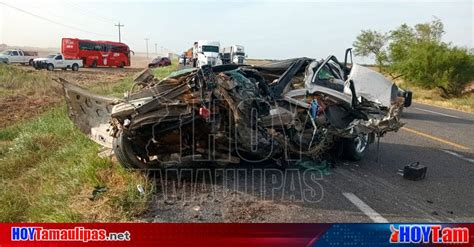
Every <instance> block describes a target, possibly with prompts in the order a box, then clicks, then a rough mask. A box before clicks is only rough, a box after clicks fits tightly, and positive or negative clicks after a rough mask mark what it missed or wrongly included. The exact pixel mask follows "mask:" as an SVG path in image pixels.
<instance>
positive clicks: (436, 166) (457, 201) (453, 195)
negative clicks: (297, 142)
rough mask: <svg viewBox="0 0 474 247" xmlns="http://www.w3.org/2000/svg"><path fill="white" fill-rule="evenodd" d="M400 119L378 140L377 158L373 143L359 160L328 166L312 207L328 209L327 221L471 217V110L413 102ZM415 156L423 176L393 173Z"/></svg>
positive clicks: (473, 155) (473, 168)
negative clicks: (321, 193) (399, 127)
mask: <svg viewBox="0 0 474 247" xmlns="http://www.w3.org/2000/svg"><path fill="white" fill-rule="evenodd" d="M403 121H404V122H406V125H405V127H404V128H403V129H402V130H400V131H399V132H398V133H389V134H387V136H385V137H384V138H382V139H381V144H380V151H379V152H380V153H379V162H376V161H375V160H376V153H377V152H376V148H375V145H372V146H371V147H370V150H369V151H370V152H369V153H368V155H367V156H366V157H365V158H364V160H362V161H360V162H357V163H349V162H348V163H345V164H342V165H340V164H339V165H337V166H336V168H334V169H332V174H331V175H330V176H327V177H325V178H324V179H323V187H324V188H325V192H327V193H325V199H326V200H322V202H321V203H320V204H317V205H316V204H315V205H314V207H313V208H312V209H313V210H317V209H318V208H321V207H322V208H325V209H327V210H328V212H327V214H326V215H325V216H328V217H329V218H330V220H329V221H333V220H334V221H351V222H352V221H354V222H371V221H376V220H382V221H383V220H387V221H389V222H401V221H419V222H432V221H441V222H449V221H458V222H459V221H460V222H472V221H474V207H473V206H474V190H473V188H474V187H473V184H474V183H473V178H474V151H473V149H474V132H473V131H474V115H473V114H469V113H464V112H459V111H454V110H448V109H444V108H438V107H434V106H429V105H424V104H417V103H414V104H413V105H412V106H411V107H410V108H407V109H405V111H404V113H403ZM415 161H419V162H420V163H421V164H422V165H425V166H427V167H428V172H427V176H426V178H425V179H424V180H421V181H409V180H405V179H403V178H402V177H401V176H400V175H398V174H397V171H398V169H399V168H402V167H403V166H404V165H406V164H409V163H412V162H415ZM345 193H346V194H345ZM347 193H351V194H347ZM353 196H355V197H356V198H357V199H359V200H358V201H357V200H351V199H354V197H353ZM361 202H363V203H364V204H365V205H363V206H362V207H361ZM334 206H336V207H334ZM368 207H369V208H370V209H371V210H368V211H367V208H368ZM364 211H365V212H364ZM341 212H344V213H343V214H342V215H341ZM371 215H372V216H373V215H376V216H378V215H379V216H380V217H378V218H377V217H372V218H371V217H369V216H371Z"/></svg>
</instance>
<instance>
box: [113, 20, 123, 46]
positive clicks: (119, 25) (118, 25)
mask: <svg viewBox="0 0 474 247" xmlns="http://www.w3.org/2000/svg"><path fill="white" fill-rule="evenodd" d="M115 26H116V27H118V30H119V42H120V43H122V36H121V34H120V28H121V27H124V26H125V25H121V24H120V22H119V23H118V24H115Z"/></svg>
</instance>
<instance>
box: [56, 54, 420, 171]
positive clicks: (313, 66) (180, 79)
mask: <svg viewBox="0 0 474 247" xmlns="http://www.w3.org/2000/svg"><path fill="white" fill-rule="evenodd" d="M346 56H347V54H346ZM346 61H347V57H346ZM61 82H62V85H63V88H64V91H65V97H66V101H67V103H68V107H69V114H70V117H71V119H72V120H73V121H74V123H75V124H76V125H77V126H78V127H79V129H81V130H82V131H83V132H84V133H86V134H87V135H89V137H91V139H93V140H94V141H96V142H97V143H99V144H101V145H103V146H106V147H109V148H113V150H114V153H115V156H116V157H117V159H118V161H119V162H120V163H121V164H122V165H124V166H125V167H128V168H140V169H149V168H152V167H160V166H163V165H168V164H179V163H183V162H187V161H215V162H218V163H219V164H226V163H238V162H240V161H241V160H245V161H248V162H259V161H264V160H274V161H275V162H277V163H280V164H282V163H285V162H288V161H295V160H300V159H302V158H309V159H318V158H320V157H321V156H322V155H325V154H327V153H329V152H330V150H333V149H335V148H337V149H338V150H339V151H338V154H342V155H344V156H345V157H346V158H349V159H353V160H359V159H361V158H362V157H363V156H364V154H365V152H366V150H367V146H368V144H369V143H371V142H373V140H374V137H376V136H378V137H380V136H383V135H384V134H385V133H387V132H390V131H397V130H398V129H400V128H401V127H402V126H403V123H401V122H400V115H401V112H402V110H403V107H404V106H408V105H407V102H411V99H409V98H407V93H406V92H404V91H403V90H401V89H399V88H398V87H397V86H396V85H395V84H394V83H392V82H391V81H389V80H387V79H386V78H385V77H383V75H381V74H379V73H377V72H375V71H373V70H370V69H368V68H365V67H363V66H360V65H357V64H348V63H347V62H344V63H340V62H339V61H338V60H337V59H336V58H335V57H334V56H329V57H328V58H327V59H325V60H319V61H318V60H314V59H310V58H296V59H289V60H284V61H279V62H275V63H271V64H267V65H262V66H251V65H240V64H239V65H235V64H229V65H219V66H213V67H210V66H203V67H202V68H193V69H185V70H181V71H177V72H174V73H172V74H171V75H169V76H168V77H166V78H164V79H162V80H158V79H156V78H154V77H153V75H152V73H151V71H150V70H145V71H143V72H142V73H141V74H140V75H139V76H138V77H137V78H136V79H135V84H134V86H133V87H134V88H133V89H132V90H131V91H130V92H127V93H126V95H125V97H124V98H112V97H104V96H99V95H95V94H92V93H89V92H87V91H86V90H84V89H82V88H80V87H78V86H76V85H74V84H71V83H69V82H67V81H65V80H61Z"/></svg>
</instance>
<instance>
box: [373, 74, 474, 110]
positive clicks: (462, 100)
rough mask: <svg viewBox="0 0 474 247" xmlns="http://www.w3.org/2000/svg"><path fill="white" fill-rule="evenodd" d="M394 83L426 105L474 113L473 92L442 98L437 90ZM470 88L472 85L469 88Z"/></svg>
mask: <svg viewBox="0 0 474 247" xmlns="http://www.w3.org/2000/svg"><path fill="white" fill-rule="evenodd" d="M368 67H369V68H371V69H373V70H375V71H378V68H376V67H374V66H368ZM385 76H387V78H391V77H390V76H389V75H385ZM395 83H396V84H397V85H399V86H400V87H402V88H404V89H409V90H411V91H413V100H414V101H415V102H420V103H424V104H428V105H433V106H439V107H444V108H449V109H454V110H459V111H465V112H471V113H473V112H474V91H473V90H470V93H466V94H465V95H463V96H461V97H456V98H449V99H446V98H443V97H441V94H440V92H439V91H438V90H437V89H424V88H421V87H417V86H413V85H412V84H411V83H407V82H405V81H404V80H402V79H400V78H398V79H396V80H395ZM468 87H472V83H471V85H470V86H468Z"/></svg>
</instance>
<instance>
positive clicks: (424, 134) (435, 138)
mask: <svg viewBox="0 0 474 247" xmlns="http://www.w3.org/2000/svg"><path fill="white" fill-rule="evenodd" d="M402 130H405V131H408V132H410V133H413V134H416V135H419V136H423V137H426V138H428V139H431V140H433V141H437V142H441V143H444V144H447V145H450V146H453V147H456V148H459V149H464V150H468V149H469V148H468V147H466V146H463V145H461V144H457V143H454V142H450V141H448V140H444V139H442V138H439V137H436V136H432V135H430V134H426V133H423V132H420V131H418V130H414V129H409V128H407V127H403V128H402Z"/></svg>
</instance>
